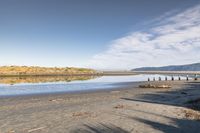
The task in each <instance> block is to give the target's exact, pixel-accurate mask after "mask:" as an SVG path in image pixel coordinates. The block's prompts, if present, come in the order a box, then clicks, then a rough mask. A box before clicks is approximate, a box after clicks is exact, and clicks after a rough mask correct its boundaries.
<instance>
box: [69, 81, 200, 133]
mask: <svg viewBox="0 0 200 133" xmlns="http://www.w3.org/2000/svg"><path fill="white" fill-rule="evenodd" d="M199 97H200V82H190V83H187V84H185V85H184V86H183V87H182V89H176V90H171V91H170V90H167V91H160V92H156V93H150V94H149V93H148V94H143V95H140V96H138V97H136V98H135V97H134V98H131V97H123V98H121V99H123V100H128V101H133V102H144V103H152V104H162V105H172V106H175V107H187V108H192V106H190V104H189V102H188V101H191V100H195V99H196V98H199ZM194 109H195V110H198V108H194ZM129 111H131V112H132V113H131V114H128V113H124V112H121V113H119V114H117V115H119V116H120V117H123V118H126V119H128V120H131V122H130V121H129V122H130V124H131V126H133V125H134V123H136V122H137V123H141V124H142V125H140V127H141V128H145V129H144V131H145V132H152V133H154V131H156V133H157V132H159V133H160V132H163V133H199V132H200V122H199V121H196V120H190V119H182V118H181V119H180V118H173V117H169V116H166V115H165V114H164V112H163V114H156V113H154V112H150V111H148V109H145V108H144V109H142V110H137V109H133V108H132V109H129ZM134 112H135V113H134ZM138 113H139V114H140V113H141V114H143V115H135V114H138ZM146 115H147V116H148V117H145V116H146ZM151 116H153V117H151ZM151 118H154V119H151ZM160 119H163V120H164V121H162V120H161V121H160ZM165 120H166V121H165ZM118 126H120V125H118ZM118 126H114V125H110V124H102V123H99V124H96V125H94V124H84V125H82V126H80V127H76V128H75V129H74V130H72V131H71V133H140V131H137V130H135V128H134V127H133V130H132V131H127V130H124V129H122V128H120V127H118ZM149 127H150V128H149ZM151 128H153V129H154V130H152V129H151ZM142 131H143V130H141V132H142Z"/></svg>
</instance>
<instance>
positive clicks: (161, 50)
mask: <svg viewBox="0 0 200 133" xmlns="http://www.w3.org/2000/svg"><path fill="white" fill-rule="evenodd" d="M199 16H200V2H199V0H148V1H147V0H1V1H0V65H1V66H3V65H29V66H30V65H34V66H35V65H37V66H59V67H61V66H63V67H65V66H75V67H91V68H95V69H120V70H121V69H123V70H124V69H131V68H135V67H141V66H162V65H171V64H184V63H193V62H199V59H200V56H198V52H199V50H200V43H199V42H200V34H198V33H199V31H200V28H199V27H200V26H199V25H200V24H199V23H200V18H199ZM170 40H171V41H170ZM185 55H187V56H185ZM194 57H195V58H194Z"/></svg>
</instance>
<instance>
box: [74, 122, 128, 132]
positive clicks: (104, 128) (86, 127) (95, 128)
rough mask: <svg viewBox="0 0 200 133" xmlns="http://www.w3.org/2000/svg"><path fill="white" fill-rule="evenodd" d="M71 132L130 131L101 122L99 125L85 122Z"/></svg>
mask: <svg viewBox="0 0 200 133" xmlns="http://www.w3.org/2000/svg"><path fill="white" fill-rule="evenodd" d="M70 133H129V132H128V131H126V130H124V129H122V128H120V127H117V126H114V125H110V124H109V125H106V124H102V123H99V124H97V125H91V124H84V125H83V126H81V127H79V128H76V129H74V130H72V131H71V132H70Z"/></svg>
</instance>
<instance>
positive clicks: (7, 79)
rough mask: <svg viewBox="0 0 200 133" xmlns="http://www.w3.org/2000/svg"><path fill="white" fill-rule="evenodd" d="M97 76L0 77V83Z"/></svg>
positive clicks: (40, 81) (59, 80)
mask: <svg viewBox="0 0 200 133" xmlns="http://www.w3.org/2000/svg"><path fill="white" fill-rule="evenodd" d="M94 78H97V76H28V77H0V84H10V85H14V84H20V83H51V82H71V81H77V80H80V81H82V80H89V79H94Z"/></svg>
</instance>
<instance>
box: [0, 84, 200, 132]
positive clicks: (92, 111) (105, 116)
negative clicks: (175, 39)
mask: <svg viewBox="0 0 200 133" xmlns="http://www.w3.org/2000/svg"><path fill="white" fill-rule="evenodd" d="M140 84H147V82H140V83H129V84H127V85H122V87H121V88H119V89H116V90H102V91H95V92H84V93H74V94H55V95H53V94H49V95H41V96H40V95H37V96H22V97H10V98H1V99H0V133H66V132H69V133H198V132H199V130H200V121H198V120H197V119H198V118H199V116H200V112H199V111H198V110H199V106H197V105H199V103H197V105H195V104H194V103H193V102H192V100H195V99H198V98H200V91H199V90H200V82H199V81H195V82H194V81H190V82H185V81H174V82H172V81H161V82H158V81H156V82H151V84H168V85H170V86H172V88H169V89H155V88H138V86H139V85H140Z"/></svg>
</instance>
